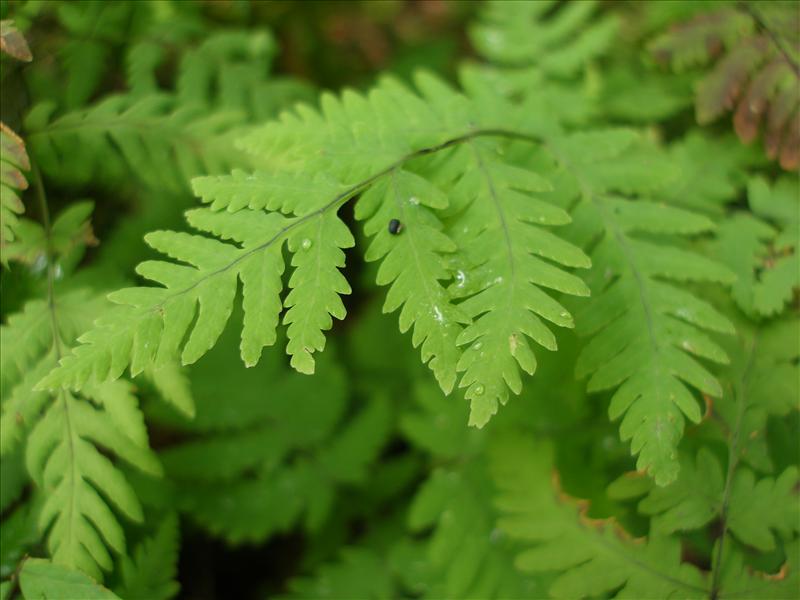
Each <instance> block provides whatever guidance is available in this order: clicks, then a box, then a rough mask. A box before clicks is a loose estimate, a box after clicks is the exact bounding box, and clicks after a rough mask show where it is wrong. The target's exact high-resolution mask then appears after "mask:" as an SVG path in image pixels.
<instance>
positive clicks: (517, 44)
mask: <svg viewBox="0 0 800 600" xmlns="http://www.w3.org/2000/svg"><path fill="white" fill-rule="evenodd" d="M555 7H556V3H554V2H550V1H537V2H512V1H509V0H494V1H492V2H488V3H486V7H485V9H484V13H483V18H482V22H481V23H479V24H478V25H476V26H475V27H473V29H472V31H471V38H472V40H473V42H474V43H475V46H476V48H477V49H478V51H479V52H480V53H481V54H483V55H484V56H485V57H486V58H488V59H489V60H491V61H492V62H494V63H497V64H507V65H515V66H529V65H536V66H537V67H538V68H540V69H542V71H544V72H545V73H547V74H548V75H551V76H556V77H559V76H560V77H564V76H570V75H574V74H575V73H576V72H578V71H579V69H580V68H582V67H583V66H584V65H585V64H586V63H588V62H589V60H590V59H592V58H594V57H595V56H597V55H599V54H602V53H603V52H604V51H606V49H607V48H608V47H609V46H610V44H611V42H612V41H613V39H614V35H615V34H616V32H617V27H618V23H617V21H616V18H615V17H614V16H613V15H606V16H604V17H601V18H599V19H598V18H596V14H595V13H596V10H597V4H596V3H595V2H578V3H575V4H568V5H565V6H563V7H562V8H561V10H554V8H555ZM593 17H595V18H593Z"/></svg>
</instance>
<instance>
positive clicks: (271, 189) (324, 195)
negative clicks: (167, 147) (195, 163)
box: [192, 169, 348, 217]
mask: <svg viewBox="0 0 800 600" xmlns="http://www.w3.org/2000/svg"><path fill="white" fill-rule="evenodd" d="M347 189H348V187H347V186H344V185H341V184H340V183H338V182H337V181H336V180H335V179H333V178H332V177H330V176H329V175H327V174H326V173H324V172H321V173H313V172H310V171H309V172H302V173H263V172H255V173H251V174H248V173H245V172H244V171H242V170H240V169H234V170H233V172H232V173H231V174H230V175H210V176H207V177H196V178H194V179H193V180H192V190H193V191H194V193H195V195H196V196H197V197H198V198H200V200H202V201H203V202H206V203H208V204H209V205H210V208H211V210H214V211H218V210H222V209H225V210H227V211H228V212H237V211H240V210H242V209H244V208H249V209H250V210H262V209H264V210H268V211H280V212H282V213H285V214H288V213H293V214H295V215H297V216H300V217H302V216H304V215H306V214H308V213H310V212H312V211H314V210H317V209H319V208H321V207H322V206H324V204H325V201H329V200H332V199H333V198H336V197H338V196H339V195H340V194H342V193H345V192H346V191H347Z"/></svg>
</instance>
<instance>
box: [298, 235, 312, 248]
mask: <svg viewBox="0 0 800 600" xmlns="http://www.w3.org/2000/svg"><path fill="white" fill-rule="evenodd" d="M313 245H314V242H312V241H311V240H310V239H308V238H305V239H304V240H303V241H302V242H300V247H301V248H302V249H303V250H308V249H309V248H311V246H313Z"/></svg>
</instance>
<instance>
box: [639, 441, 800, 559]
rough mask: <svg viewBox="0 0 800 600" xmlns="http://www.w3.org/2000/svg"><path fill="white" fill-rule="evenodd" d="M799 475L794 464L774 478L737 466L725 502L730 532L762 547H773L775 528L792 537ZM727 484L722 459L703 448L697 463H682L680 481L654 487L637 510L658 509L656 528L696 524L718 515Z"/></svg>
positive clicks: (797, 527) (797, 524)
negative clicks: (760, 477)
mask: <svg viewBox="0 0 800 600" xmlns="http://www.w3.org/2000/svg"><path fill="white" fill-rule="evenodd" d="M799 480H800V479H799V478H798V472H797V469H796V468H789V469H786V470H785V471H784V472H783V473H782V474H781V475H780V476H778V477H777V478H775V479H773V478H769V477H766V478H762V479H758V480H756V477H755V475H754V473H753V472H752V471H751V470H749V469H745V468H741V469H739V470H737V471H736V474H735V476H734V479H733V482H732V487H731V491H730V497H729V500H728V506H727V507H726V508H725V510H727V514H726V521H725V522H726V526H727V527H728V529H729V530H730V532H731V533H732V534H733V535H734V536H735V537H736V538H737V539H739V540H740V541H741V542H742V543H744V544H747V545H750V546H752V547H754V548H757V549H758V550H761V551H762V552H766V551H769V550H772V549H774V548H775V539H774V536H773V533H772V531H771V530H775V531H778V532H779V533H780V534H781V537H783V538H784V539H791V537H792V534H793V532H794V531H800V512H798V511H800V508H798V506H797V500H796V498H795V494H794V492H793V489H794V487H795V486H796V485H797V483H798V481H799ZM724 484H725V477H724V474H723V471H722V465H720V463H719V461H718V460H717V459H716V458H715V457H714V455H713V454H712V453H711V452H710V451H708V450H706V449H703V450H701V451H700V452H699V453H698V455H697V461H696V463H693V462H692V461H686V462H684V463H683V464H682V466H681V472H680V476H679V477H678V479H677V481H675V482H673V483H672V484H670V485H668V486H667V487H664V488H658V487H657V488H655V489H653V490H651V492H650V493H649V494H648V496H647V497H646V498H645V499H644V500H642V502H641V503H640V504H639V510H640V512H642V513H644V514H647V515H655V518H654V520H653V527H654V530H655V531H659V532H665V533H672V532H674V531H679V530H692V529H698V528H700V527H703V526H704V525H707V524H708V523H710V522H711V520H712V519H714V518H717V517H718V516H720V513H721V511H722V510H723V497H724V494H723V489H724Z"/></svg>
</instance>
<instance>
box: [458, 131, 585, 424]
mask: <svg viewBox="0 0 800 600" xmlns="http://www.w3.org/2000/svg"><path fill="white" fill-rule="evenodd" d="M499 150H500V149H499V148H498V147H497V146H495V145H493V144H491V143H489V142H486V143H484V142H483V140H481V141H477V140H476V141H474V142H470V143H469V144H468V145H467V146H464V147H462V148H459V149H458V151H457V152H456V153H454V154H453V156H452V157H451V160H452V161H453V164H452V166H451V168H452V170H453V172H455V173H456V177H457V180H456V182H455V184H454V186H453V191H452V192H451V198H453V202H454V204H455V206H454V208H455V210H456V211H458V212H456V216H455V217H454V218H453V219H451V220H450V222H449V223H448V228H447V230H446V233H449V234H450V235H451V237H452V239H453V240H454V241H455V243H456V244H457V246H458V248H459V249H460V250H459V254H460V257H459V258H460V260H461V262H462V263H463V267H462V268H460V269H459V272H458V273H457V274H456V282H455V283H454V284H453V285H452V286H451V287H450V291H451V293H452V294H453V296H454V297H456V298H458V299H461V300H462V301H461V302H460V303H459V304H458V307H459V308H460V309H461V310H462V311H464V313H465V314H466V315H467V316H468V317H469V318H471V319H473V322H472V323H471V324H469V325H467V327H466V328H465V329H464V331H463V332H462V333H461V334H460V335H459V336H458V339H457V343H458V344H459V345H462V346H466V348H465V350H464V352H463V354H462V356H461V358H460V360H459V362H458V366H457V369H458V370H459V371H463V372H464V375H463V376H462V378H461V381H460V383H459V387H462V388H467V390H466V393H465V395H466V397H467V398H468V399H469V400H470V401H471V406H472V411H471V414H470V424H473V425H477V426H479V427H480V426H483V425H485V424H486V422H487V421H488V420H489V419H490V418H491V416H492V415H493V414H495V413H496V412H497V408H498V405H499V404H505V403H506V401H507V399H508V390H509V389H510V390H511V391H512V392H514V393H515V394H519V393H520V391H521V389H522V379H521V377H520V369H521V370H523V371H525V372H526V373H528V374H533V372H534V371H535V370H536V358H535V356H534V354H533V351H532V350H531V348H530V345H529V342H528V339H530V340H533V341H535V342H536V343H537V344H539V345H541V346H544V347H545V348H547V349H548V350H555V349H556V342H555V337H554V335H553V333H552V332H551V331H550V329H549V328H548V327H547V326H546V325H545V324H544V323H543V320H546V321H550V322H551V323H553V324H555V325H558V326H560V327H572V326H573V321H572V316H571V315H570V314H569V312H568V311H567V310H566V308H564V307H563V306H562V305H561V304H560V303H559V302H558V301H556V300H554V299H553V298H552V297H551V296H550V295H549V294H548V293H545V292H544V291H543V290H542V288H548V289H550V290H554V291H556V292H561V293H565V294H571V295H577V296H588V295H589V289H588V288H587V287H586V285H585V284H584V283H583V281H581V279H579V278H578V277H576V276H574V275H572V274H570V273H567V272H566V271H565V270H563V267H579V268H587V267H589V266H590V261H589V258H588V257H587V256H586V255H585V254H584V253H583V251H581V250H580V249H579V248H577V247H576V246H573V245H572V244H570V243H568V242H566V241H563V240H562V239H560V238H559V237H557V236H556V235H554V234H553V233H550V232H549V231H548V230H547V229H546V227H550V226H557V225H564V224H567V223H569V222H570V220H571V219H570V216H569V214H567V213H566V212H565V211H564V210H562V209H561V208H559V207H557V206H555V205H553V204H550V203H548V202H546V201H544V200H541V199H540V197H539V195H538V194H540V193H541V192H546V191H549V190H550V189H551V186H550V184H549V183H548V181H547V180H545V179H543V178H542V177H540V176H539V175H537V174H536V173H534V172H533V171H529V170H526V169H522V168H519V167H515V166H512V165H509V164H505V163H504V162H501V156H500V154H499ZM562 266H563V267H562ZM540 317H541V318H540Z"/></svg>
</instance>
